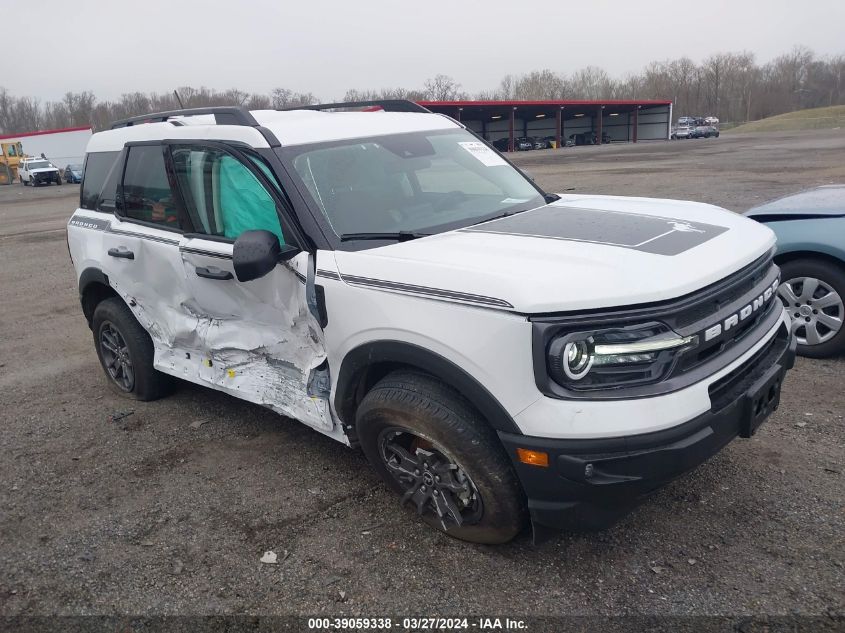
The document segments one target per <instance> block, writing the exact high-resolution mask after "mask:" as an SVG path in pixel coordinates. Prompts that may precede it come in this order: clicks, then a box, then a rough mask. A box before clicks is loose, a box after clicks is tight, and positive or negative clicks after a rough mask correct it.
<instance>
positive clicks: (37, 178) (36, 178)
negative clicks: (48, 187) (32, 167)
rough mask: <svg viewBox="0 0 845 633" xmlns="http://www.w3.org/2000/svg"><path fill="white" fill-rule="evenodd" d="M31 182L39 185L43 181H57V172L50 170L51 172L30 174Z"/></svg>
mask: <svg viewBox="0 0 845 633" xmlns="http://www.w3.org/2000/svg"><path fill="white" fill-rule="evenodd" d="M32 182H33V184H36V185H40V184H43V183H45V182H47V183H50V182H59V172H57V171H51V172H41V173H38V174H32Z"/></svg>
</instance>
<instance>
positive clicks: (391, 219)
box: [285, 130, 545, 236]
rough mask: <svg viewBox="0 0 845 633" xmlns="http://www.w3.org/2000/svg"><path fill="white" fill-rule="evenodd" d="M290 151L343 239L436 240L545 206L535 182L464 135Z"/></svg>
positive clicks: (418, 136)
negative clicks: (415, 236)
mask: <svg viewBox="0 0 845 633" xmlns="http://www.w3.org/2000/svg"><path fill="white" fill-rule="evenodd" d="M285 151H286V152H288V153H290V154H293V165H294V168H295V169H296V172H297V174H298V175H299V177H300V178H301V179H302V181H303V182H304V184H305V186H306V188H307V189H308V191H309V192H310V193H311V196H312V197H313V198H314V201H315V202H316V204H317V206H318V207H319V208H320V210H321V211H322V212H323V214H324V215H325V217H326V219H327V220H328V221H329V223H330V224H331V226H332V229H333V230H334V232H335V233H337V234H338V235H339V236H344V235H350V234H355V233H399V232H417V233H427V232H437V231H438V230H441V231H442V230H448V229H452V228H457V227H459V226H468V225H470V224H474V223H476V222H481V221H484V220H487V219H490V218H493V217H498V216H502V215H506V214H510V213H516V212H518V211H524V210H527V209H532V208H535V207H538V206H540V205H542V204H544V203H545V201H544V199H543V197H542V195H541V194H540V192H539V191H538V190H537V189H536V188H535V187H534V186H533V185H532V184H531V182H530V181H528V180H526V179H525V177H524V176H522V174H520V173H519V172H518V171H517V170H516V169H514V168H513V167H511V166H510V165H509V164H508V163H507V162H506V161H505V160H504V159H503V158H502V157H501V156H500V155H499V154H498V153H497V152H495V151H494V150H492V149H490V148H489V147H488V146H487V145H485V144H484V143H482V142H481V141H479V140H478V139H477V138H476V137H474V136H473V135H471V134H469V133H468V132H465V131H463V130H457V131H453V130H448V131H432V132H416V133H412V134H396V135H390V136H380V137H376V138H371V139H366V140H356V141H352V140H350V141H339V142H335V143H321V144H319V145H311V146H307V145H306V146H301V147H293V148H287V149H286V150H285Z"/></svg>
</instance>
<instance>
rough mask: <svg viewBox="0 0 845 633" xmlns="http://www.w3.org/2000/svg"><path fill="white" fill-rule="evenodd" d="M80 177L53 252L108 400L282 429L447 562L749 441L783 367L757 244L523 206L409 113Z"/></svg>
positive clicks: (560, 521) (215, 125) (621, 214)
mask: <svg viewBox="0 0 845 633" xmlns="http://www.w3.org/2000/svg"><path fill="white" fill-rule="evenodd" d="M360 108H364V110H363V111H356V109H360ZM84 173H85V175H84V181H83V183H82V187H81V199H80V203H79V208H78V209H77V210H76V211H75V212H74V213H73V216H72V217H71V219H70V221H69V224H68V245H69V250H70V254H71V258H72V260H73V265H74V267H75V269H76V273H77V276H78V281H79V293H80V298H81V302H82V311H83V313H84V315H85V318H86V319H87V320H88V323H89V324H90V326H91V329H92V331H93V338H94V343H95V347H96V351H97V354H98V356H99V360H100V362H101V364H102V366H103V369H104V370H105V373H106V376H107V380H108V382H109V383H110V384H111V386H112V387H113V388H115V389H116V390H118V391H119V392H120V393H123V394H125V395H127V396H129V397H133V398H136V399H139V400H152V399H154V398H158V397H160V396H162V395H164V394H166V393H168V389H169V388H170V386H171V384H172V382H173V379H174V378H180V379H182V380H187V381H190V382H193V383H196V384H199V385H204V386H207V387H210V388H212V389H217V390H219V391H223V392H225V393H228V394H231V395H233V396H235V397H237V398H242V399H243V400H247V401H249V402H254V403H258V404H260V405H263V406H266V407H269V408H271V409H272V410H274V411H276V412H278V413H279V414H282V415H285V416H288V417H291V418H295V419H297V420H299V421H301V422H302V423H303V424H305V425H307V426H309V427H311V428H313V429H315V430H316V431H318V432H320V433H323V434H325V435H328V436H329V437H331V438H334V439H336V440H338V441H340V442H343V443H344V444H347V445H349V446H353V447H360V448H361V449H362V450H363V452H364V453H365V455H366V457H367V458H368V460H369V461H370V463H371V464H372V466H373V468H375V470H376V471H378V473H379V474H380V475H381V477H382V478H383V479H384V480H385V482H386V483H387V484H388V485H389V486H390V487H391V488H393V489H394V490H395V491H396V492H397V493H398V494H399V495H401V500H402V502H403V504H410V505H411V507H413V508H415V509H416V511H417V512H418V513H419V514H420V516H421V517H422V519H423V520H424V521H425V522H427V523H429V524H431V525H432V526H434V527H436V528H439V529H441V530H443V531H444V532H446V533H447V534H449V535H451V536H454V537H457V538H461V539H465V540H469V541H476V542H484V543H499V542H504V541H507V540H509V539H511V538H513V537H514V536H515V535H516V534H517V533H518V532H519V531H520V530H521V529H522V528H523V526H524V525H525V524H526V521H527V520H530V522H531V525H532V526H533V528H534V535H535V538H537V537H538V535H541V534H548V533H550V530H554V529H560V528H595V529H598V528H602V527H605V526H607V525H609V524H611V523H612V522H613V521H615V520H616V519H618V518H619V517H620V516H622V515H624V514H625V513H626V512H627V511H629V510H630V509H631V508H633V507H634V506H635V505H636V504H637V503H638V502H640V501H641V500H642V499H643V498H644V497H645V496H647V495H648V493H650V492H652V491H653V490H655V489H657V488H658V487H660V486H662V485H663V484H665V483H666V482H668V481H670V480H672V479H674V478H675V477H677V476H679V475H681V474H682V473H685V472H687V471H689V470H690V469H692V468H693V467H695V466H697V465H698V464H700V463H701V462H703V461H704V460H706V459H707V458H708V457H710V456H711V455H713V454H714V453H716V452H717V451H719V450H720V449H721V448H722V447H723V446H724V445H725V444H727V443H728V442H730V441H731V440H732V439H733V438H734V437H736V436H741V437H749V436H751V435H752V434H753V433H754V432H755V430H756V429H757V427H758V426H759V425H760V423H761V422H762V421H763V420H764V419H765V418H766V416H767V415H769V414H770V413H771V412H772V410H773V409H775V408H776V407H777V405H778V401H779V394H780V388H781V383H782V381H783V378H784V374H785V372H786V370H787V369H789V368H790V367H791V366H792V363H793V358H794V353H795V343H794V340H793V337H792V336H791V333H790V323H789V318H788V316H787V315H786V314H785V313H784V310H783V306H782V305H781V303H780V302H779V301H778V300H777V297H776V292H775V291H776V289H777V287H778V279H779V277H778V276H779V272H778V268H777V267H776V266H775V265H774V264H773V263H772V254H773V248H774V245H775V240H774V236H773V234H772V232H771V231H770V230H769V229H768V228H766V227H765V226H761V225H760V224H758V223H756V222H753V221H751V220H748V219H746V218H744V217H742V216H741V215H736V214H733V213H730V212H727V211H724V210H722V209H719V208H716V207H713V206H710V205H706V204H698V203H694V202H678V201H673V200H657V199H647V198H623V197H613V196H594V195H586V194H577V195H555V194H548V193H545V192H543V191H542V190H541V189H540V188H539V187H537V186H536V185H535V184H534V183H533V182H532V181H531V179H529V178H527V177H526V176H525V175H524V174H523V173H522V172H520V170H519V169H517V168H516V167H514V166H513V165H512V164H510V163H509V162H508V161H507V159H505V158H504V157H503V156H502V155H500V154H499V153H498V152H497V151H495V150H494V149H493V148H492V147H491V146H490V145H488V144H487V143H486V142H484V141H483V140H481V139H480V138H479V137H477V136H476V135H474V134H473V133H472V132H470V131H469V130H467V129H466V128H465V127H464V126H463V125H462V124H461V123H458V122H456V121H454V120H452V119H450V118H448V117H445V116H441V115H437V114H432V113H430V112H428V111H426V110H424V109H423V108H421V107H420V106H417V105H416V104H413V103H410V102H377V103H376V102H363V103H357V104H327V105H323V106H310V107H307V108H300V109H296V110H291V111H274V110H259V111H247V110H243V109H240V108H223V107H220V108H203V109H194V110H181V111H175V112H165V113H160V114H155V115H146V116H142V117H136V118H133V119H129V120H125V121H121V122H118V123H115V124H114V125H113V129H111V130H109V131H104V132H101V133H98V134H95V135H94V136H93V137H92V138H91V140H90V142H89V144H88V148H87V156H86V160H85V170H84Z"/></svg>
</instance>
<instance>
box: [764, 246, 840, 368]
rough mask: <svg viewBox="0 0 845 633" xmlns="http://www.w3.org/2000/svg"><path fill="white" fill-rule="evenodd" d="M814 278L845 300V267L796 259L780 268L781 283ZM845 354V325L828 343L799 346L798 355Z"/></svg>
mask: <svg viewBox="0 0 845 633" xmlns="http://www.w3.org/2000/svg"><path fill="white" fill-rule="evenodd" d="M797 277H813V278H815V279H819V280H821V281H823V282H824V283H826V284H827V285H829V286H830V287H831V288H833V289H834V290H835V291H836V292H837V293H838V294H839V296H840V297H841V298H842V299H843V300H845V267H842V266H837V265H836V264H834V263H832V262H828V261H824V260H821V259H810V258H807V259H794V260H792V261H789V262H786V263H785V264H783V265H781V267H780V278H781V281H788V280H790V279H795V278H797ZM843 353H845V325H843V326H842V327H841V328H840V330H839V332H837V334H836V335H835V336H834V337H833V338H831V339H830V340H828V341H825V342H824V343H819V344H818V345H801V344H799V345H798V354H799V355H800V356H807V357H808V358H826V357H828V356H835V355H838V354H843Z"/></svg>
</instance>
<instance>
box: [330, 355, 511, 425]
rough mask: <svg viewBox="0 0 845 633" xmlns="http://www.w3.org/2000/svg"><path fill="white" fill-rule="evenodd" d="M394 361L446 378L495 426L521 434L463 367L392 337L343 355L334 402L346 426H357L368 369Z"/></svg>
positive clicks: (489, 394)
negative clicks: (362, 387) (361, 385)
mask: <svg viewBox="0 0 845 633" xmlns="http://www.w3.org/2000/svg"><path fill="white" fill-rule="evenodd" d="M391 364H392V365H397V366H401V367H404V368H415V369H419V370H421V371H424V372H426V373H428V374H431V375H432V376H434V377H435V378H438V379H440V380H442V381H444V382H445V383H446V384H448V385H451V386H452V387H454V388H455V389H456V390H457V391H458V392H459V393H460V394H461V395H463V396H464V397H465V398H466V399H467V400H469V402H470V403H471V404H472V405H473V406H474V407H475V408H476V409H477V410H478V411H479V413H481V415H482V416H484V418H485V419H486V420H487V422H488V423H489V424H490V426H492V427H493V428H494V429H495V430H497V431H503V432H506V433H513V434H517V435H522V431H521V430H520V428H519V427H518V426H517V424H516V422H514V421H513V418H512V417H511V415H510V414H509V413H508V412H507V410H506V409H505V408H504V407H503V406H502V404H501V403H500V402H499V401H498V400H497V399H496V398H495V396H493V394H492V393H490V391H488V390H487V388H486V387H484V385H482V384H481V383H479V382H478V381H477V380H476V379H475V378H473V377H472V376H471V375H470V374H468V373H467V372H466V371H465V370H464V369H463V368H461V367H460V366H458V365H456V364H455V363H454V362H452V361H451V360H449V359H447V358H444V357H443V356H441V355H440V354H438V353H436V352H433V351H431V350H429V349H426V348H424V347H420V346H419V345H415V344H413V343H407V342H404V341H390V340H383V341H372V342H369V343H364V344H363V345H360V346H358V347H356V348H354V349H353V350H351V351H350V352H349V353H347V354H346V356H345V357H344V358H343V361H342V363H341V366H340V371H339V372H338V376H337V384H336V387H335V395H334V405H335V410H336V411H337V414H338V416H339V417H340V419H341V420H342V421H343V423H344V425H345V426H347V427H354V424H355V410H356V409H357V406H358V403H359V400H358V398H357V396H358V395H359V387H360V384H361V381H362V380H363V379H364V378H366V376H367V373H368V371H369V370H371V369H372V368H374V367H376V366H384V365H391Z"/></svg>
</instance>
